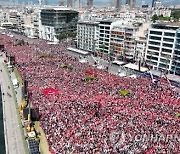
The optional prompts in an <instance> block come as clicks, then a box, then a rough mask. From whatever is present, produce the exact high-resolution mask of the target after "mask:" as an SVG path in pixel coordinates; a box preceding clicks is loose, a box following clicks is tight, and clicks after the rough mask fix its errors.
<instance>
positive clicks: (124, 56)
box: [122, 48, 127, 61]
mask: <svg viewBox="0 0 180 154" xmlns="http://www.w3.org/2000/svg"><path fill="white" fill-rule="evenodd" d="M126 53H127V49H126V48H124V49H123V55H122V56H123V61H126Z"/></svg>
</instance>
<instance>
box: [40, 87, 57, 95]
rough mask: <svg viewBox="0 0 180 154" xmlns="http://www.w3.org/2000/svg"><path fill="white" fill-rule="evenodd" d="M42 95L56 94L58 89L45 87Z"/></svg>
mask: <svg viewBox="0 0 180 154" xmlns="http://www.w3.org/2000/svg"><path fill="white" fill-rule="evenodd" d="M43 94H44V95H57V94H59V91H57V90H55V89H54V88H46V89H44V90H43Z"/></svg>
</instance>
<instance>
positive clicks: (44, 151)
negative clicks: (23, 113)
mask: <svg viewBox="0 0 180 154" xmlns="http://www.w3.org/2000/svg"><path fill="white" fill-rule="evenodd" d="M35 129H36V131H37V132H39V133H40V134H41V135H40V137H39V138H40V143H39V147H40V152H41V154H51V153H50V152H49V145H48V142H47V139H46V136H45V134H44V131H43V129H42V128H41V127H40V124H39V122H38V121H36V122H35Z"/></svg>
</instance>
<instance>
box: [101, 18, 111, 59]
mask: <svg viewBox="0 0 180 154" xmlns="http://www.w3.org/2000/svg"><path fill="white" fill-rule="evenodd" d="M113 22H114V20H113V19H112V20H102V21H100V23H99V37H98V53H99V54H98V55H99V56H100V57H103V58H104V59H108V58H109V53H110V39H111V29H112V23H113Z"/></svg>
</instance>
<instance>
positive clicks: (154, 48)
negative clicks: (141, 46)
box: [148, 46, 159, 51]
mask: <svg viewBox="0 0 180 154" xmlns="http://www.w3.org/2000/svg"><path fill="white" fill-rule="evenodd" d="M148 49H151V50H156V51H159V47H153V46H148Z"/></svg>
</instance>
